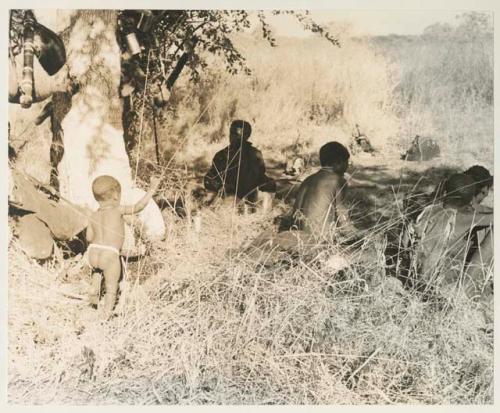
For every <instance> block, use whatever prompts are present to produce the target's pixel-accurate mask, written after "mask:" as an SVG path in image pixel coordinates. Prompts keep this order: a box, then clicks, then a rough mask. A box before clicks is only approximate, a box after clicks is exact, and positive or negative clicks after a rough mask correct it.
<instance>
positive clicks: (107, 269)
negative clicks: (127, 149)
mask: <svg viewBox="0 0 500 413" xmlns="http://www.w3.org/2000/svg"><path fill="white" fill-rule="evenodd" d="M159 183H160V181H159V179H154V178H153V179H151V188H150V189H149V191H148V192H147V193H146V194H145V195H144V196H143V197H142V198H141V199H140V200H139V201H138V202H137V203H136V204H135V205H130V206H125V205H120V198H121V186H120V183H119V182H118V181H117V180H116V179H115V178H113V177H111V176H108V175H103V176H99V177H97V178H96V179H95V180H94V182H93V183H92V192H93V194H94V197H95V199H96V201H97V202H98V203H99V209H98V210H97V211H96V212H94V213H92V215H91V217H90V222H89V226H88V227H87V240H88V241H89V242H90V245H89V247H88V262H89V265H90V266H91V267H92V268H93V270H94V272H93V274H92V288H91V292H90V297H89V301H90V302H91V304H97V303H98V301H99V290H100V284H101V273H103V275H104V282H105V286H106V297H105V302H104V315H105V317H106V318H109V316H110V315H111V312H112V310H113V307H114V305H115V301H116V294H117V291H118V282H119V279H120V275H121V271H122V265H121V260H120V249H121V248H122V246H123V241H124V220H123V215H130V214H136V213H138V212H140V211H142V210H143V209H144V208H145V207H146V205H147V204H148V202H149V201H150V200H151V198H152V196H153V194H154V192H155V191H156V189H157V188H158V186H159Z"/></svg>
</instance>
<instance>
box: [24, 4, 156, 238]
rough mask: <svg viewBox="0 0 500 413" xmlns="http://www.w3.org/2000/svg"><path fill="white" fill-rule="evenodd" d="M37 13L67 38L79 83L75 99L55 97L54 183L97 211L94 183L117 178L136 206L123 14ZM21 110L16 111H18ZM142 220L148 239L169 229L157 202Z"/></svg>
mask: <svg viewBox="0 0 500 413" xmlns="http://www.w3.org/2000/svg"><path fill="white" fill-rule="evenodd" d="M35 14H36V17H37V18H38V20H39V21H40V23H42V24H45V25H47V26H48V27H49V28H52V29H53V30H55V31H57V32H59V33H63V35H62V36H63V42H64V44H65V47H66V55H67V62H66V64H67V69H68V73H69V76H71V77H74V78H75V80H76V81H77V82H78V84H79V89H78V92H77V93H76V94H74V95H73V96H71V95H70V94H69V93H66V92H58V93H55V94H54V95H53V96H52V112H51V122H50V123H51V126H50V131H51V133H50V135H51V137H52V143H51V149H50V161H51V163H52V167H56V168H57V171H58V174H57V175H58V176H55V175H54V174H52V177H51V183H52V184H54V185H56V186H58V187H59V190H60V193H61V195H62V196H63V197H64V198H66V199H68V200H69V201H71V202H73V203H75V204H77V205H81V206H85V207H90V208H91V209H96V208H97V207H98V204H97V202H96V201H95V199H94V196H93V194H92V181H93V180H94V179H95V177H97V176H99V175H112V176H114V177H115V178H116V179H117V180H118V181H119V182H120V184H121V185H122V203H127V204H129V203H134V202H136V201H137V200H138V199H139V198H140V197H141V196H142V195H143V194H144V192H143V191H142V190H140V189H138V188H137V187H135V182H134V179H133V178H132V169H131V167H130V164H129V158H128V155H127V152H126V150H125V144H124V131H123V125H122V111H123V105H122V102H121V100H120V97H119V94H118V93H119V92H118V88H119V83H120V76H121V67H120V60H121V53H120V49H119V46H118V43H117V39H116V33H117V12H116V11H113V10H57V11H55V10H48V11H35ZM51 26H52V27H51ZM54 26H56V27H54ZM35 87H36V85H35ZM19 110H20V109H18V108H16V112H19ZM39 110H40V107H35V105H34V107H33V108H32V109H30V110H26V111H28V112H31V114H29V115H25V116H26V117H31V118H32V117H35V116H36V114H37V112H35V113H33V112H34V111H39ZM47 124H48V122H46V123H45V124H44V126H45V128H47ZM31 127H32V125H31ZM17 129H18V130H19V127H18V128H17ZM35 129H37V128H35ZM27 138H28V139H29V138H30V137H29V136H28V137H27ZM27 145H31V142H29V141H28V143H27ZM47 152H48V151H47ZM43 156H44V157H48V156H49V154H48V153H47V154H46V155H45V154H44V155H43ZM56 178H58V179H56ZM139 219H140V221H141V222H142V224H143V232H144V234H145V235H146V236H148V237H150V238H160V237H163V236H164V233H165V224H164V222H163V217H162V215H161V212H160V210H159V208H158V206H157V205H156V204H155V203H154V201H151V202H150V203H149V204H148V206H147V207H146V209H144V210H143V211H142V212H141V214H140V215H139Z"/></svg>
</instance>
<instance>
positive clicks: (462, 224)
mask: <svg viewBox="0 0 500 413" xmlns="http://www.w3.org/2000/svg"><path fill="white" fill-rule="evenodd" d="M474 188H475V186H474V180H473V179H472V178H471V177H470V176H468V175H465V174H454V175H452V176H450V177H449V178H448V179H447V180H446V181H445V183H444V185H443V200H442V202H440V203H436V204H432V205H429V206H427V207H425V208H424V210H423V211H422V212H421V213H420V215H419V216H418V218H417V220H416V224H415V225H414V231H415V235H416V237H417V239H418V242H417V265H418V268H419V273H420V277H421V278H422V280H423V282H425V283H426V284H428V285H430V284H432V285H433V286H439V285H445V284H450V283H452V282H455V281H457V279H456V276H457V274H460V273H461V272H462V269H463V266H464V264H465V262H466V260H465V258H466V255H467V253H468V249H469V247H470V239H471V233H472V231H473V230H474V229H477V228H487V227H489V226H490V225H492V224H493V215H492V214H480V213H477V212H476V211H474V209H473V208H472V205H471V203H472V200H473V198H474Z"/></svg>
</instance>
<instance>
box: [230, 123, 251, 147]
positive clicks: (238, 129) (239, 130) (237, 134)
mask: <svg viewBox="0 0 500 413" xmlns="http://www.w3.org/2000/svg"><path fill="white" fill-rule="evenodd" d="M251 134H252V126H251V125H250V123H248V122H246V121H244V120H234V121H233V122H232V123H231V127H230V128H229V141H230V142H231V143H241V142H244V141H247V140H248V138H250V135H251Z"/></svg>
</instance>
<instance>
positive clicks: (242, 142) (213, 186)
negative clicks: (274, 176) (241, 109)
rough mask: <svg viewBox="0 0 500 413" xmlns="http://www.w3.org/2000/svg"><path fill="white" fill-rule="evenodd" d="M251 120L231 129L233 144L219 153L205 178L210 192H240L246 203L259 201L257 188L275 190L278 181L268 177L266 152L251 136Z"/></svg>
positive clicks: (236, 121)
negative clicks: (258, 146) (260, 148)
mask: <svg viewBox="0 0 500 413" xmlns="http://www.w3.org/2000/svg"><path fill="white" fill-rule="evenodd" d="M251 134H252V127H251V125H250V123H248V122H246V121H244V120H235V121H233V122H232V123H231V127H230V129H229V145H228V146H226V147H225V148H224V149H222V150H220V151H219V152H217V153H216V154H215V156H214V158H213V161H212V166H211V168H210V170H209V171H208V172H207V174H206V175H205V178H204V182H203V183H204V185H205V189H206V190H207V191H210V192H212V193H214V194H221V195H223V196H225V195H236V197H237V198H239V199H241V200H244V201H245V202H246V203H250V204H254V203H255V202H256V201H257V190H260V191H264V192H275V191H276V184H275V182H274V181H272V180H271V179H270V178H269V177H268V176H266V166H265V163H264V158H263V157H262V153H261V152H260V151H259V150H258V149H257V148H255V147H254V146H252V144H251V143H250V142H248V139H249V138H250V135H251Z"/></svg>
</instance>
